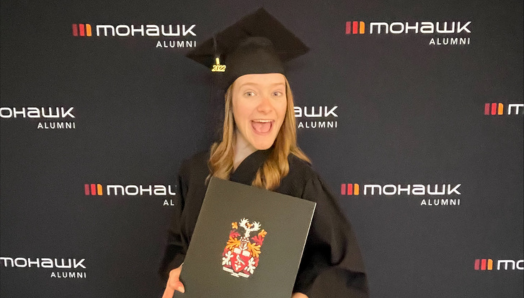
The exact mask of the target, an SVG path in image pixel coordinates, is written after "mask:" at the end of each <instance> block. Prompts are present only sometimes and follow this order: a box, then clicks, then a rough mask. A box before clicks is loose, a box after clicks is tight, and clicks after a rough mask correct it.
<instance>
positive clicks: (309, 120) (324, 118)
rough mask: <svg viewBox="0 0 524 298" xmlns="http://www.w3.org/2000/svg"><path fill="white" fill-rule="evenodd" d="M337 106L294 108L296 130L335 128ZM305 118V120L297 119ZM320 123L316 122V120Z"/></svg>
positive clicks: (336, 125)
mask: <svg viewBox="0 0 524 298" xmlns="http://www.w3.org/2000/svg"><path fill="white" fill-rule="evenodd" d="M337 108H338V106H332V107H331V106H329V107H328V106H318V107H315V106H311V107H308V106H304V107H299V106H295V108H294V109H295V118H297V123H298V124H297V127H298V128H337V127H338V122H337V121H336V119H337V118H338V115H337V113H336V112H335V111H336V109H337ZM298 118H305V119H298ZM317 118H318V120H321V121H316V119H317Z"/></svg>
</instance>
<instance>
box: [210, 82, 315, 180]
mask: <svg viewBox="0 0 524 298" xmlns="http://www.w3.org/2000/svg"><path fill="white" fill-rule="evenodd" d="M225 99H226V102H225V119H224V127H223V137H222V141H221V142H219V143H215V144H214V145H213V146H212V148H211V157H210V159H209V165H210V168H211V174H210V176H215V177H218V178H222V179H228V177H229V174H230V172H231V170H233V171H234V170H235V169H236V168H237V167H238V165H239V164H240V163H241V162H242V161H243V160H244V159H245V158H246V157H247V156H249V155H250V154H252V153H253V152H255V151H257V150H267V149H269V148H270V147H271V146H273V145H274V147H275V148H276V149H275V150H272V154H271V155H270V157H269V158H268V160H267V161H266V162H265V166H263V167H262V168H261V169H260V170H259V171H258V173H257V176H256V178H255V180H254V183H253V185H255V186H259V187H264V188H266V189H274V188H275V187H276V186H278V184H279V182H280V179H281V178H282V177H284V176H285V175H286V174H287V172H288V170H289V166H288V165H287V157H288V155H289V153H292V154H294V155H295V156H297V157H299V158H300V159H302V160H305V161H308V162H309V159H308V158H307V157H306V155H305V154H304V153H303V152H302V150H300V148H298V147H297V145H296V129H295V115H294V109H293V95H292V93H291V88H290V87H289V84H288V81H287V79H286V77H285V76H284V75H282V74H279V73H269V74H247V75H243V76H241V77H239V78H238V79H237V80H236V81H235V82H234V83H233V84H232V85H231V86H229V88H228V90H227V92H226V95H225ZM232 144H234V145H232ZM263 177H264V182H263ZM264 184H265V185H264Z"/></svg>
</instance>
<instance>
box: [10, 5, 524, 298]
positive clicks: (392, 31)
mask: <svg viewBox="0 0 524 298" xmlns="http://www.w3.org/2000/svg"><path fill="white" fill-rule="evenodd" d="M261 6H263V7H264V8H265V9H266V10H268V11H269V12H270V13H271V14H272V15H274V16H275V17H276V18H277V19H279V20H280V21H281V22H282V23H283V24H284V25H285V26H286V27H288V28H289V29H290V30H291V31H293V32H294V33H295V34H296V35H297V36H298V37H299V38H300V39H302V40H303V41H304V42H305V43H306V44H307V45H308V46H309V47H310V48H311V51H310V52H309V53H308V54H306V55H304V56H302V57H300V58H298V59H296V60H294V61H292V62H291V63H289V75H288V79H289V80H290V84H291V87H292V89H293V91H294V95H295V103H296V107H295V113H296V115H297V129H298V136H299V144H300V146H301V147H302V148H303V150H304V151H305V152H306V153H307V154H308V155H309V156H310V157H311V158H312V160H313V165H314V167H315V169H316V170H317V171H318V172H319V173H320V174H321V176H322V177H323V178H324V179H325V180H326V181H327V182H328V183H329V185H330V187H331V189H332V190H333V192H334V193H336V194H337V195H338V199H339V200H340V203H341V206H342V207H343V209H344V211H345V213H346V214H347V216H348V217H349V219H350V220H351V222H352V224H353V225H354V228H355V231H356V234H357V236H358V240H359V243H360V246H361V248H362V252H363V255H364V259H365V265H366V267H367V272H368V276H369V286H370V291H371V296H372V297H414V298H415V297H416V298H418V297H522V296H523V294H524V293H523V269H524V260H523V259H524V256H523V251H524V249H523V180H524V177H523V167H524V163H523V120H524V116H523V115H524V102H523V82H524V79H523V3H522V1H509V0H505V1H474V0H460V1H456V0H442V1H430V0H423V1H421V0H404V1H381V0H366V1H364V0H357V1H343V0H335V1H328V2H325V1H308V2H307V3H306V2H304V1H276V0H275V1H254V0H253V1H210V0H207V1H202V0H199V1H167V0H163V1H147V2H145V1H133V0H127V1H101V0H91V1H76V0H74V1H72V0H68V1H64V0H60V1H21V0H2V1H1V27H0V28H1V65H0V68H1V107H0V117H1V118H0V125H1V168H0V174H1V187H0V198H1V201H0V203H1V206H0V207H1V247H0V249H1V256H0V257H1V258H0V273H1V287H0V296H1V297H6V298H7V297H97V298H98V297H160V295H161V293H162V284H161V282H160V280H159V277H158V275H157V268H158V266H159V264H160V260H161V257H162V254H163V248H164V245H165V241H166V240H165V238H166V229H167V226H168V224H169V221H170V217H171V212H172V210H173V206H174V205H175V204H177V191H178V190H177V185H176V180H175V177H176V175H177V171H178V167H179V166H180V164H181V161H182V160H183V159H184V158H187V157H189V156H190V155H192V154H193V153H195V152H197V151H200V150H203V149H205V148H208V147H209V145H210V144H211V141H212V140H213V139H214V137H215V136H216V128H217V127H216V126H217V125H216V124H217V119H219V118H220V117H219V116H217V115H219V113H218V110H219V109H220V108H221V102H220V100H218V101H217V100H216V94H215V91H213V89H212V88H211V82H212V78H211V77H210V72H209V70H207V69H206V68H204V67H203V66H201V65H199V64H196V63H195V62H193V61H191V60H189V59H187V58H185V57H184V54H185V53H186V52H187V51H189V50H190V49H192V48H194V47H195V46H196V45H198V44H199V43H200V42H202V41H204V40H205V39H207V38H208V37H209V36H211V35H212V34H213V33H214V32H217V30H220V29H223V28H225V27H227V26H229V25H230V24H232V23H233V22H235V21H236V20H238V19H239V18H241V17H242V16H244V15H246V14H248V13H250V12H252V11H255V10H256V9H257V8H259V7H261ZM214 99H215V100H214ZM337 283H343V281H341V280H339V279H338V276H337V274H336V272H326V273H325V274H323V275H322V276H320V278H319V279H318V280H317V282H316V284H315V291H316V292H315V295H314V297H347V296H345V295H344V293H338V292H337V293H331V292H330V291H329V289H330V288H333V287H330V286H331V285H333V284H337Z"/></svg>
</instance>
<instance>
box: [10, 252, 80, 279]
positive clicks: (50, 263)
mask: <svg viewBox="0 0 524 298" xmlns="http://www.w3.org/2000/svg"><path fill="white" fill-rule="evenodd" d="M84 261H85V259H80V260H78V259H69V258H67V259H64V258H60V259H57V258H25V257H16V258H12V257H0V265H3V267H5V268H9V267H12V268H46V269H56V270H60V271H51V275H50V277H51V278H87V273H86V272H85V271H83V269H87V268H86V266H85V264H84ZM64 269H69V270H75V271H63V270H64Z"/></svg>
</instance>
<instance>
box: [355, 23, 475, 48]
mask: <svg viewBox="0 0 524 298" xmlns="http://www.w3.org/2000/svg"><path fill="white" fill-rule="evenodd" d="M470 24H471V21H468V22H411V23H410V22H391V23H389V22H369V23H368V25H369V26H367V27H368V28H369V32H368V33H369V34H375V35H380V34H433V35H435V34H438V35H442V34H446V35H449V34H470V33H471V30H470V29H469V25H470ZM345 30H346V35H361V34H366V33H367V30H366V23H365V22H363V21H347V22H346V26H345ZM469 44H470V38H469V37H463V38H458V37H454V38H449V37H445V38H440V37H434V38H431V40H430V41H429V45H469Z"/></svg>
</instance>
